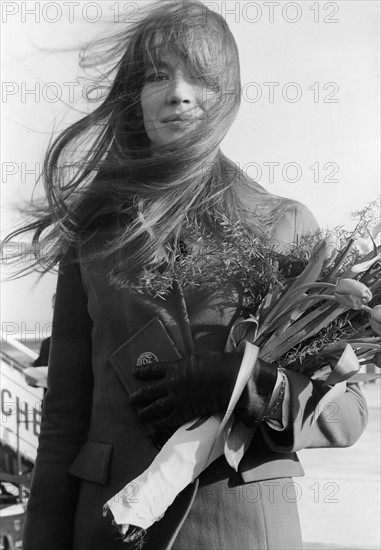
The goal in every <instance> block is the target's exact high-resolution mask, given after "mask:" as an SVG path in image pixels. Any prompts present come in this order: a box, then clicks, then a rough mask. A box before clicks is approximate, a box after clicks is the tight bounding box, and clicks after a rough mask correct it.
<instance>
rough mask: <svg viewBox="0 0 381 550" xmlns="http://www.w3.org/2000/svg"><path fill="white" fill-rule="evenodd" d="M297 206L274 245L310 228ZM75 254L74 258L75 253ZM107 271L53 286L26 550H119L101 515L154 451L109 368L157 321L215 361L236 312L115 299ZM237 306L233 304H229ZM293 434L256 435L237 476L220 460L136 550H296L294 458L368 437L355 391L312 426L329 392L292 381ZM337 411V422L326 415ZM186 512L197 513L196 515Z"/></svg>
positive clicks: (97, 269) (183, 344) (201, 297)
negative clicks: (126, 346) (129, 342)
mask: <svg viewBox="0 0 381 550" xmlns="http://www.w3.org/2000/svg"><path fill="white" fill-rule="evenodd" d="M311 220H313V218H312V216H311V214H310V213H309V212H308V211H307V209H306V208H305V207H303V205H300V204H299V203H294V204H293V205H291V206H290V209H289V215H288V216H286V217H285V219H284V220H283V222H282V223H281V224H280V225H278V227H277V228H276V231H275V233H274V234H275V235H278V238H281V237H282V232H283V237H284V240H286V241H288V242H291V241H292V240H294V239H295V238H296V236H297V234H299V235H300V234H303V233H306V232H308V230H311V229H312V228H313V225H314V223H315V222H314V221H311ZM79 254H81V253H79ZM111 265H112V262H111V260H109V261H105V262H102V263H98V264H96V265H95V264H86V263H85V262H83V261H82V262H80V263H79V264H78V263H70V264H69V265H67V266H66V267H64V269H62V270H61V273H60V275H59V278H58V286H57V293H56V303H55V311H54V321H53V334H52V345H51V352H50V359H49V374H48V392H47V394H46V396H45V399H44V405H43V418H42V428H41V435H40V438H39V449H38V457H37V460H36V464H35V471H34V478H33V484H32V489H31V496H30V499H29V502H28V510H27V520H26V525H25V535H24V546H23V548H24V550H52V549H54V550H70V549H73V550H112V549H115V550H117V549H120V550H123V549H125V548H126V545H125V544H124V543H122V542H121V541H120V540H118V538H117V531H116V530H115V527H113V526H112V524H111V520H110V517H109V516H107V517H103V515H102V506H103V504H104V503H105V502H106V501H107V500H109V499H110V498H111V497H112V496H113V495H114V494H116V493H117V492H119V491H120V490H121V489H122V488H123V487H124V486H125V485H126V484H127V483H128V482H129V481H131V480H132V479H134V478H135V477H136V476H138V475H139V474H140V473H142V471H143V470H145V469H146V468H147V467H148V466H149V464H150V463H151V462H152V460H153V458H154V457H155V455H156V453H157V452H158V449H157V448H156V447H155V446H154V445H153V443H152V440H151V438H150V436H149V433H148V432H147V431H146V428H145V427H144V425H142V423H141V422H140V421H139V419H138V417H137V414H136V411H135V409H134V408H133V407H132V406H131V405H130V403H129V395H128V391H127V388H126V387H125V385H124V380H123V378H121V377H120V376H119V375H118V372H116V370H115V369H114V367H113V365H112V363H111V362H110V356H111V355H112V353H113V352H114V351H115V350H116V349H117V348H119V347H120V346H121V345H122V344H123V343H124V342H125V341H126V340H128V339H129V338H130V337H131V336H132V335H133V334H135V333H136V332H137V330H139V329H140V328H141V327H143V326H144V325H145V324H146V323H147V322H148V321H149V320H150V319H152V318H153V317H158V318H159V319H160V320H161V321H162V323H163V324H164V326H165V327H166V329H167V331H168V333H169V335H170V336H171V338H172V340H173V342H174V343H175V344H176V346H177V348H178V350H179V351H180V353H181V354H182V356H185V355H188V354H192V353H199V352H203V351H207V350H216V351H222V350H223V349H224V346H225V342H226V338H227V335H228V332H229V329H230V326H231V322H232V319H234V314H235V309H234V307H231V305H229V306H226V304H227V303H232V302H229V300H227V295H226V292H220V293H219V292H213V293H211V292H210V291H209V289H207V288H202V287H201V288H197V289H195V288H193V289H189V288H188V289H182V288H180V287H178V286H176V287H174V289H173V292H171V294H170V295H169V296H168V298H167V299H166V300H162V299H160V298H156V299H154V298H152V297H151V296H149V295H148V294H147V295H141V294H137V293H133V292H131V291H129V290H127V289H119V290H118V289H116V288H113V287H111V286H110V285H109V284H108V281H107V273H108V272H109V270H110V268H111ZM233 298H234V296H233ZM287 377H288V380H289V385H290V391H291V407H290V413H289V415H290V416H289V421H290V422H289V424H290V426H289V428H288V429H287V430H286V431H284V432H276V431H274V430H272V429H271V428H270V427H269V426H267V425H261V426H260V427H259V428H258V429H257V431H256V434H255V436H254V438H253V441H252V444H251V447H250V449H249V450H248V452H247V453H246V455H245V456H244V458H243V460H242V461H241V464H240V466H239V472H237V473H236V472H234V471H233V470H232V469H231V468H230V467H229V466H228V465H227V463H226V460H225V459H224V457H220V458H219V459H218V460H217V461H215V462H214V463H213V464H211V465H210V466H209V467H208V469H207V470H206V471H205V472H203V474H202V475H201V476H200V479H199V486H198V488H197V485H198V482H195V483H194V484H193V485H191V486H189V487H188V488H187V489H185V490H184V491H183V492H182V493H181V494H180V495H179V497H178V498H177V499H176V501H175V502H174V503H173V504H172V506H171V507H170V509H169V510H168V511H167V513H166V514H165V516H164V518H163V519H162V520H161V521H159V522H158V523H156V524H155V525H154V526H153V527H152V528H151V529H150V530H149V533H148V534H149V537H148V542H147V545H145V546H144V548H147V549H150V550H160V549H164V548H168V547H171V545H173V546H172V548H173V549H174V550H191V549H197V550H212V549H216V550H217V549H218V550H221V549H222V550H223V549H225V550H234V549H237V550H238V549H239V550H243V549H251V550H254V549H272V550H274V549H278V548H279V549H280V548H282V549H286V548H297V547H300V545H301V540H300V528H299V520H298V515H297V510H296V497H295V494H294V491H293V486H292V482H291V477H292V476H300V475H303V470H302V467H301V465H300V463H299V461H298V458H297V455H296V451H297V450H299V449H303V448H306V447H345V446H348V445H351V444H353V443H354V442H355V441H356V440H357V439H358V437H359V436H360V434H361V433H362V431H363V430H364V428H365V425H366V419H367V409H366V404H365V401H364V398H363V395H362V393H361V392H360V390H359V389H358V387H357V386H356V385H349V386H348V388H347V390H346V393H345V394H343V395H342V396H340V397H338V398H337V399H336V400H335V404H334V408H332V409H331V408H330V410H329V411H326V414H324V410H323V412H322V414H320V416H319V418H318V420H317V421H316V422H314V421H313V415H314V411H315V409H316V407H317V406H318V404H319V401H320V399H321V398H322V396H323V395H324V393H325V392H326V390H325V389H323V388H322V386H321V384H319V383H318V382H312V381H311V380H309V379H308V378H306V377H304V376H303V375H300V374H297V373H293V372H288V373H287ZM332 411H334V412H332ZM192 503H193V504H192Z"/></svg>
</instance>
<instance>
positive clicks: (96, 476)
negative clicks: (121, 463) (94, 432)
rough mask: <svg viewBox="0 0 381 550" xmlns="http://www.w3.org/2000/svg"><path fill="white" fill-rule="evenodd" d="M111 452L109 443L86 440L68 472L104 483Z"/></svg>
mask: <svg viewBox="0 0 381 550" xmlns="http://www.w3.org/2000/svg"><path fill="white" fill-rule="evenodd" d="M111 452H112V445H111V443H98V442H96V441H86V443H85V444H84V445H83V447H82V449H81V450H80V451H79V453H78V456H77V458H76V459H75V460H74V462H73V464H72V465H71V466H70V468H69V470H68V472H69V474H71V475H73V476H76V477H79V478H81V479H85V480H86V481H93V482H94V483H99V484H100V485H105V484H106V483H107V478H108V468H109V463H110V458H111Z"/></svg>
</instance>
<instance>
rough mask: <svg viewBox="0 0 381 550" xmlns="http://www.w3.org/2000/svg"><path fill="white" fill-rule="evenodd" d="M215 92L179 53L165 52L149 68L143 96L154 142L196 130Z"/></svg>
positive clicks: (166, 141)
mask: <svg viewBox="0 0 381 550" xmlns="http://www.w3.org/2000/svg"><path fill="white" fill-rule="evenodd" d="M213 95H214V94H213V92H212V91H211V90H210V89H207V88H205V85H204V87H203V85H202V84H201V83H200V82H199V81H198V80H196V79H194V78H192V76H191V75H190V74H189V71H188V69H187V67H186V65H185V64H184V63H182V62H181V61H180V60H179V59H178V58H177V57H176V56H174V55H173V54H170V53H168V54H166V55H164V56H163V58H162V60H161V63H160V65H159V66H158V67H156V68H154V67H152V68H149V69H147V71H146V75H145V81H144V85H143V89H142V92H141V97H140V100H141V107H142V110H143V121H144V128H145V131H146V133H147V135H148V138H149V140H150V142H151V145H154V146H155V145H156V146H160V145H168V144H169V143H171V142H173V141H175V140H176V139H179V138H181V137H183V136H184V135H185V134H186V132H188V131H189V130H193V129H195V127H196V126H197V124H198V122H199V121H200V119H202V118H205V117H206V114H207V109H208V108H210V106H211V104H212V102H213Z"/></svg>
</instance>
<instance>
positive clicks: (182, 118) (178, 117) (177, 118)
mask: <svg viewBox="0 0 381 550" xmlns="http://www.w3.org/2000/svg"><path fill="white" fill-rule="evenodd" d="M195 119H196V117H194V116H191V115H185V114H173V115H170V116H168V117H165V118H164V119H163V122H164V123H166V122H191V121H193V120H195Z"/></svg>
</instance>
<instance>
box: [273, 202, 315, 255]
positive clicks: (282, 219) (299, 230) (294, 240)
mask: <svg viewBox="0 0 381 550" xmlns="http://www.w3.org/2000/svg"><path fill="white" fill-rule="evenodd" d="M278 212H279V213H278V217H277V219H276V221H275V223H274V225H273V228H272V231H271V235H270V238H271V241H272V242H273V243H274V245H276V246H277V247H278V249H279V250H280V251H282V252H285V253H287V250H288V249H289V248H290V247H292V246H293V245H295V244H299V243H300V241H301V239H303V237H307V236H309V235H314V234H315V233H316V232H317V231H319V225H318V222H317V221H316V218H315V216H314V215H313V214H312V212H311V210H309V208H307V207H306V206H305V205H304V204H302V203H301V202H298V201H291V200H289V199H283V200H281V201H280V202H279V209H278Z"/></svg>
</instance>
